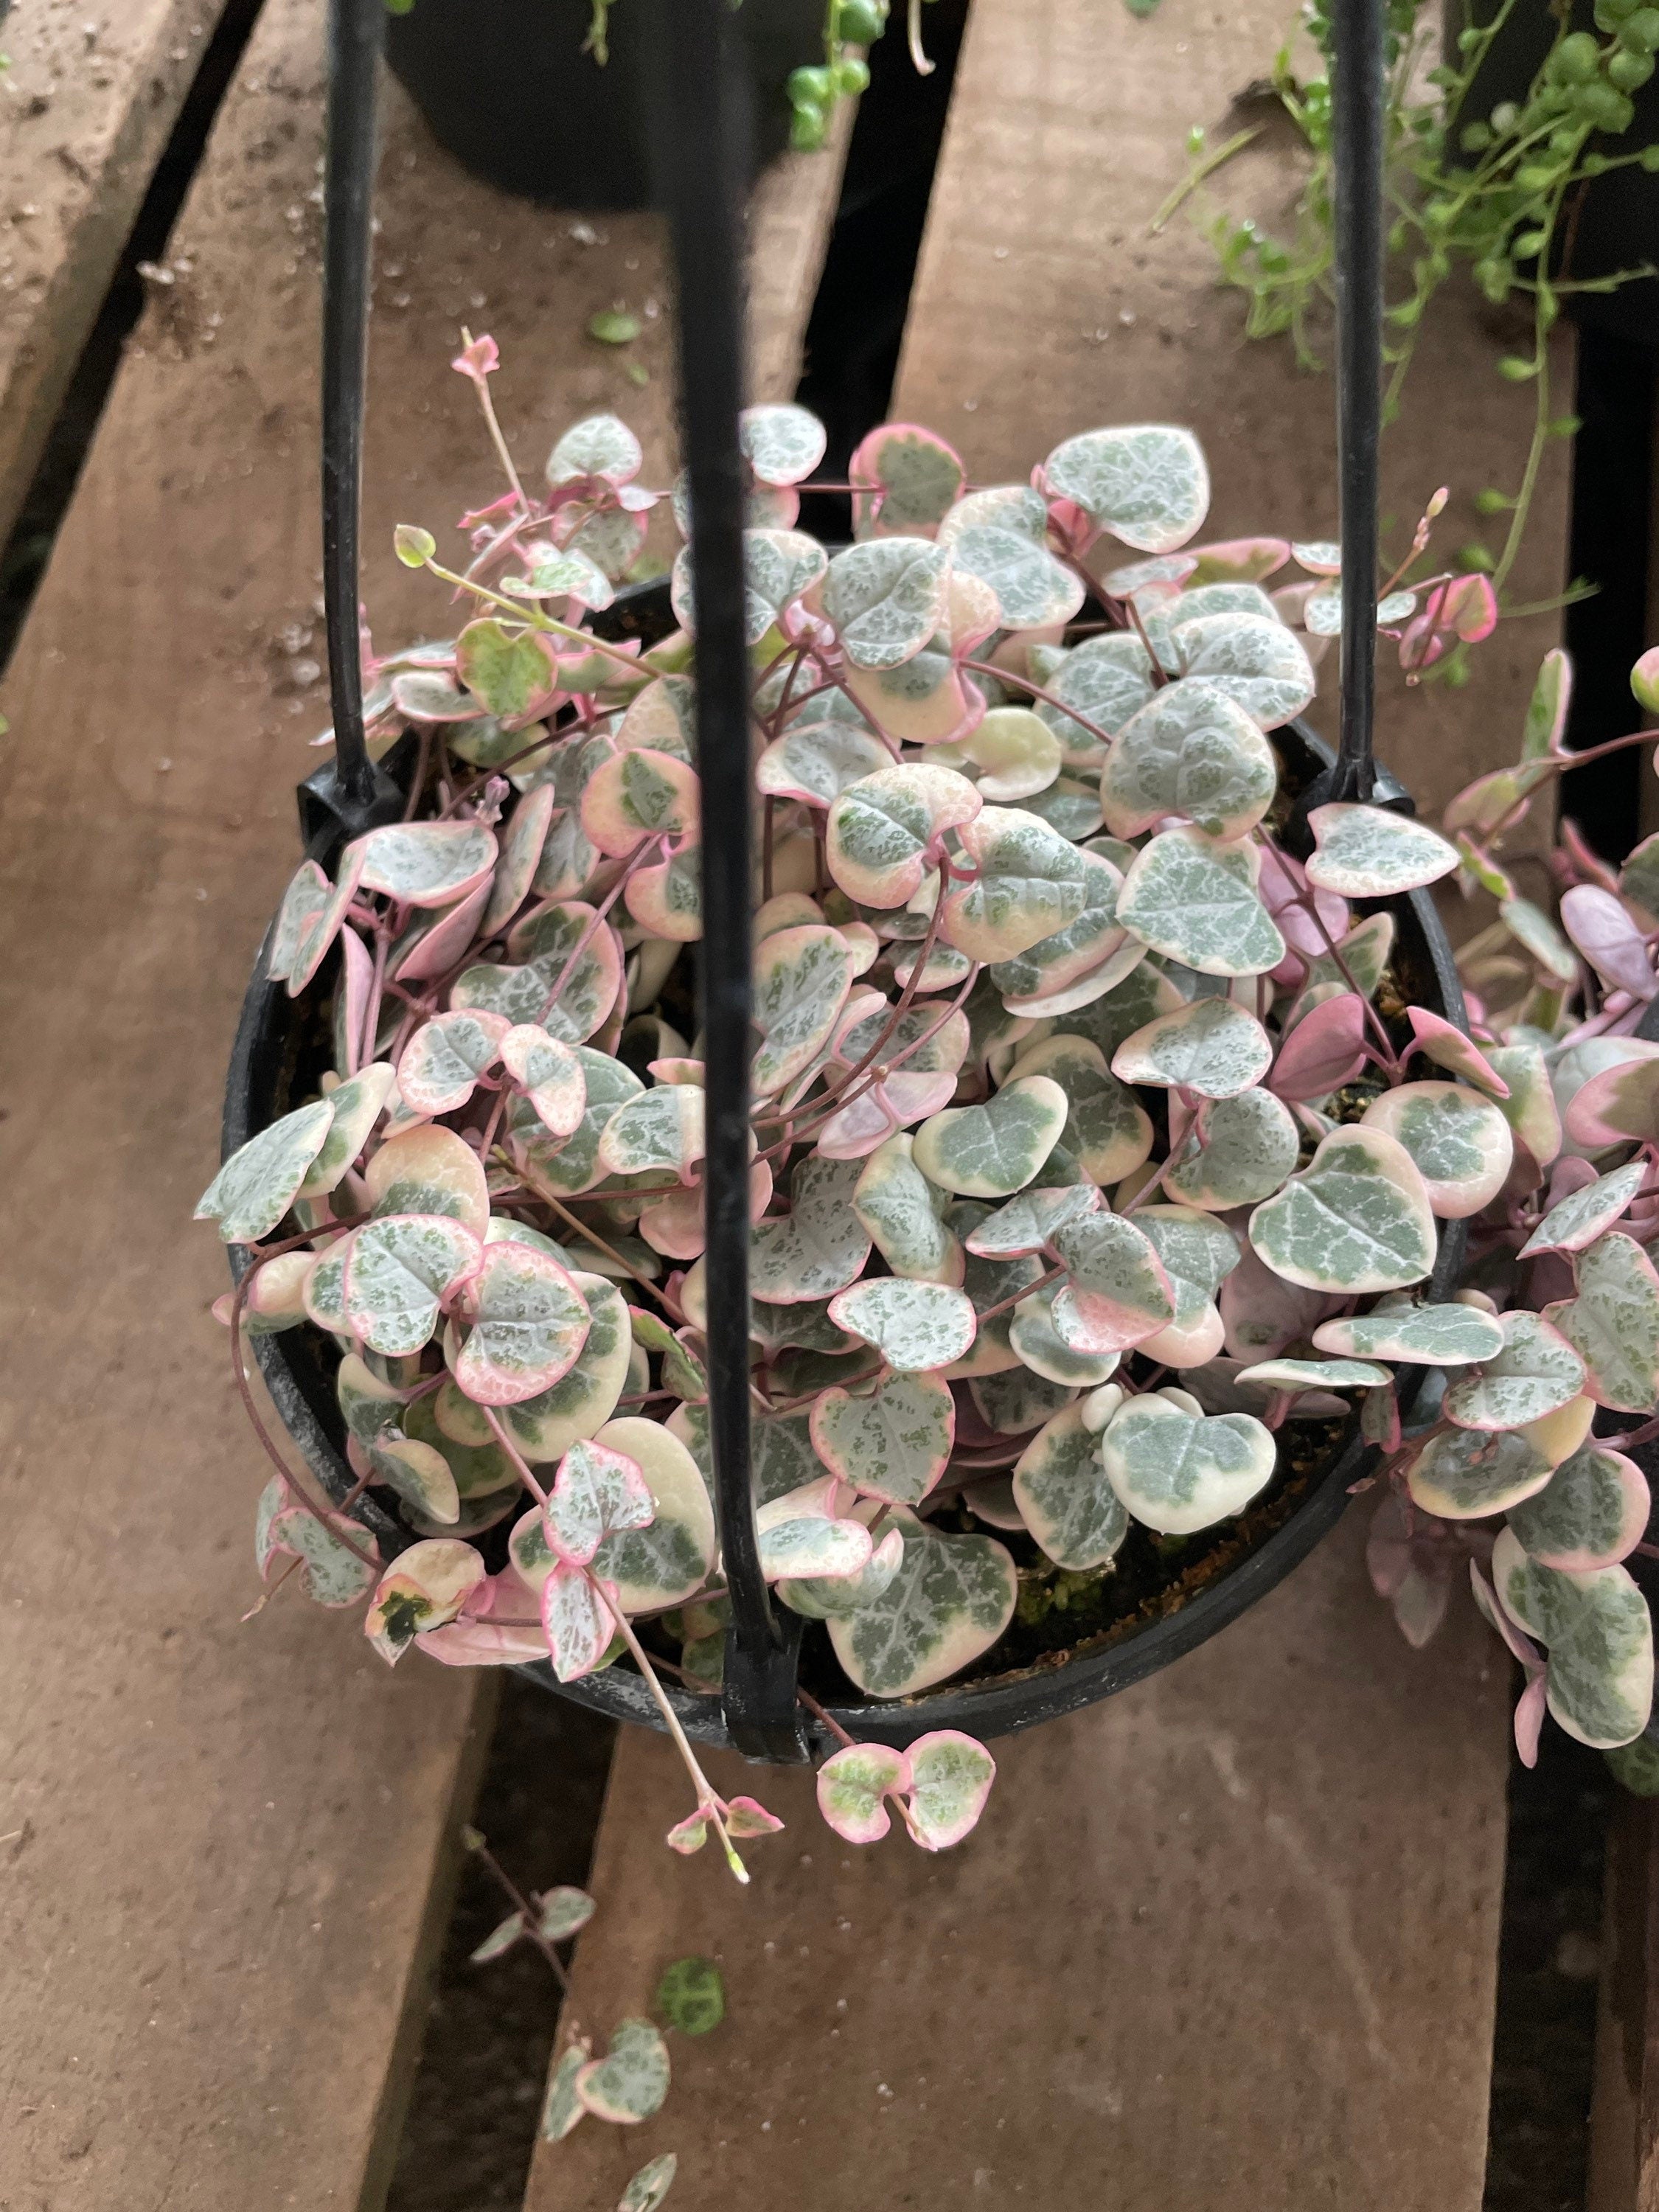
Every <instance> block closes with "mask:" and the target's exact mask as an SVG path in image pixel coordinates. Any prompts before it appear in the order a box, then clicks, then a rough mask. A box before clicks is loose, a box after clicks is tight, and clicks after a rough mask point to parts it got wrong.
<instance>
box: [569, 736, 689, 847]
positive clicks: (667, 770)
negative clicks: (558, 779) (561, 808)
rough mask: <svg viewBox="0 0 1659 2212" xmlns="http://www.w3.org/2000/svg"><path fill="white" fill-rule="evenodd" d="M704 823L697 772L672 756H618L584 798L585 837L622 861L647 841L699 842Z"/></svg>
mask: <svg viewBox="0 0 1659 2212" xmlns="http://www.w3.org/2000/svg"><path fill="white" fill-rule="evenodd" d="M699 820H700V816H699V811H698V784H697V775H696V769H693V768H691V767H690V766H689V765H688V764H687V763H685V762H684V761H683V760H678V759H676V757H674V755H673V754H671V753H653V752H648V751H646V750H643V749H641V750H636V751H633V752H619V753H617V754H615V755H613V757H611V759H610V760H607V761H602V762H601V763H599V767H598V768H596V769H594V771H593V773H592V775H591V776H590V777H589V778H588V780H587V787H586V789H585V790H584V792H583V793H582V798H581V823H582V832H583V835H584V836H586V838H587V840H588V842H589V843H590V844H592V845H594V846H596V847H597V848H598V849H599V851H600V852H601V853H609V854H612V855H614V856H615V857H616V858H617V859H618V860H625V859H626V858H627V857H628V855H629V854H631V853H634V852H635V851H637V849H638V848H639V847H640V845H641V842H643V841H644V840H645V839H646V838H647V837H684V836H696V831H697V828H698V823H699Z"/></svg>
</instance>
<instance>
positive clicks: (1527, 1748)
mask: <svg viewBox="0 0 1659 2212" xmlns="http://www.w3.org/2000/svg"><path fill="white" fill-rule="evenodd" d="M1547 1688H1548V1678H1547V1676H1546V1674H1545V1673H1544V1670H1543V1668H1539V1669H1538V1671H1537V1673H1536V1674H1534V1675H1533V1677H1532V1679H1531V1680H1529V1681H1528V1684H1527V1686H1526V1688H1525V1689H1524V1690H1522V1692H1521V1695H1520V1697H1519V1698H1518V1699H1516V1707H1515V1748H1516V1754H1517V1756H1518V1757H1519V1759H1520V1761H1521V1764H1522V1766H1536V1765H1537V1764H1538V1737H1539V1732H1540V1730H1541V1729H1542V1727H1543V1725H1544V1715H1545V1713H1546V1712H1547V1711H1548V1704H1547Z"/></svg>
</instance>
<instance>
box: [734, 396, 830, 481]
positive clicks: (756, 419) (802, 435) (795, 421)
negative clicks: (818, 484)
mask: <svg viewBox="0 0 1659 2212" xmlns="http://www.w3.org/2000/svg"><path fill="white" fill-rule="evenodd" d="M824 444H825V435H824V428H823V423H822V422H819V420H818V418H817V416H816V415H813V414H811V413H810V412H809V411H808V410H807V409H805V407H797V406H796V405H795V404H793V401H782V402H779V401H774V402H773V403H772V404H769V405H767V406H762V407H745V408H744V410H743V412H742V414H741V415H739V416H738V447H739V449H740V450H741V452H742V453H743V457H744V459H745V460H746V461H747V462H748V464H749V465H750V468H751V469H752V470H753V471H754V472H755V474H756V476H757V477H758V478H759V480H760V481H761V483H764V484H798V483H801V482H802V481H803V480H804V479H805V477H810V476H811V473H812V471H813V470H814V469H815V468H817V465H818V463H819V462H820V461H821V460H822V459H823V449H824Z"/></svg>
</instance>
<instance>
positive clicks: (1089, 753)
mask: <svg viewBox="0 0 1659 2212" xmlns="http://www.w3.org/2000/svg"><path fill="white" fill-rule="evenodd" d="M1033 673H1034V674H1035V675H1036V676H1037V677H1038V678H1040V679H1041V681H1042V688H1043V690H1044V691H1045V692H1046V693H1047V694H1048V696H1047V697H1046V698H1043V699H1039V700H1037V701H1036V714H1037V715H1038V716H1039V718H1040V719H1041V720H1042V721H1044V722H1046V723H1047V724H1048V727H1049V728H1050V729H1051V730H1052V731H1053V732H1054V735H1055V737H1056V738H1059V740H1060V747H1061V750H1062V751H1063V753H1064V755H1065V757H1066V762H1067V763H1068V764H1069V765H1071V766H1072V767H1074V768H1090V767H1098V766H1099V764H1100V763H1101V762H1102V761H1103V759H1104V758H1105V744H1104V741H1103V739H1104V738H1115V736H1116V735H1117V733H1118V732H1119V731H1120V730H1121V728H1122V727H1123V726H1124V724H1125V723H1126V722H1127V721H1128V720H1129V718H1130V716H1131V715H1132V714H1134V713H1136V711H1137V710H1138V709H1139V708H1142V707H1144V706H1145V705H1146V702H1147V701H1148V700H1149V699H1150V698H1152V696H1153V692H1152V661H1151V660H1150V659H1149V658H1148V656H1147V653H1146V647H1145V646H1144V645H1142V643H1141V641H1140V640H1139V638H1138V637H1137V636H1135V635H1134V634H1133V631H1130V630H1118V631H1108V632H1106V633H1105V634H1104V635H1102V636H1099V637H1091V638H1085V640H1084V641H1083V643H1082V644H1081V645H1079V646H1074V647H1073V648H1072V650H1071V651H1070V652H1069V653H1060V652H1054V653H1052V654H1050V653H1047V652H1046V651H1045V652H1044V653H1042V655H1041V657H1040V658H1039V659H1038V660H1037V662H1036V664H1035V665H1034V668H1033ZM1097 732H1103V736H1102V735H1097Z"/></svg>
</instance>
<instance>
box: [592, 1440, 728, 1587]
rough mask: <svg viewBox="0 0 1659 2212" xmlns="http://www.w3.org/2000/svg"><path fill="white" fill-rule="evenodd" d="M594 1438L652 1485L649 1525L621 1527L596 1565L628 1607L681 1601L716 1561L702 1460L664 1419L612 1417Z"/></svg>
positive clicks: (602, 1549)
mask: <svg viewBox="0 0 1659 2212" xmlns="http://www.w3.org/2000/svg"><path fill="white" fill-rule="evenodd" d="M592 1441H593V1443H595V1444H598V1445H601V1446H603V1447H604V1448H605V1449H608V1450H610V1451H613V1452H620V1453H621V1454H622V1455H623V1457H624V1458H627V1459H630V1460H632V1461H633V1462H634V1463H635V1466H636V1467H638V1468H639V1470H640V1472H641V1474H642V1475H643V1476H644V1478H645V1481H646V1486H647V1488H648V1489H649V1491H650V1492H651V1503H652V1508H653V1518H652V1521H651V1523H650V1526H649V1527H648V1528H626V1529H619V1530H617V1532H615V1533H614V1534H611V1535H608V1536H607V1537H606V1538H605V1541H604V1542H603V1543H602V1544H601V1545H600V1546H599V1550H598V1551H597V1552H596V1553H595V1554H594V1556H593V1568H592V1571H593V1572H594V1573H595V1574H596V1575H598V1576H599V1578H600V1579H601V1580H602V1581H603V1582H605V1583H611V1584H612V1585H614V1587H615V1589H616V1592H617V1600H618V1601H619V1603H620V1604H621V1606H622V1608H623V1612H624V1613H642V1612H648V1611H653V1610H655V1609H657V1608H659V1607H663V1606H670V1605H679V1604H682V1603H683V1602H684V1601H685V1599H687V1598H688V1597H690V1595H692V1593H693V1592H694V1591H696V1590H698V1589H701V1588H702V1585H703V1583H705V1582H706V1581H707V1580H708V1573H709V1570H710V1568H711V1567H712V1566H713V1565H714V1507H713V1505H712V1504H710V1502H709V1497H708V1486H707V1485H706V1484H705V1483H704V1481H703V1479H702V1475H701V1474H699V1473H698V1471H697V1463H696V1460H694V1459H693V1458H692V1456H691V1455H690V1452H689V1451H688V1450H687V1449H686V1448H685V1446H684V1444H683V1443H681V1442H680V1440H679V1438H678V1437H676V1436H673V1435H671V1433H670V1432H669V1431H668V1430H666V1429H665V1428H664V1427H663V1426H662V1425H661V1424H660V1423H659V1422H657V1421H644V1420H637V1419H623V1420H619V1421H608V1422H607V1423H606V1424H605V1426H604V1427H603V1428H602V1429H600V1430H599V1432H598V1434H597V1435H596V1436H595V1437H593V1439H592Z"/></svg>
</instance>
